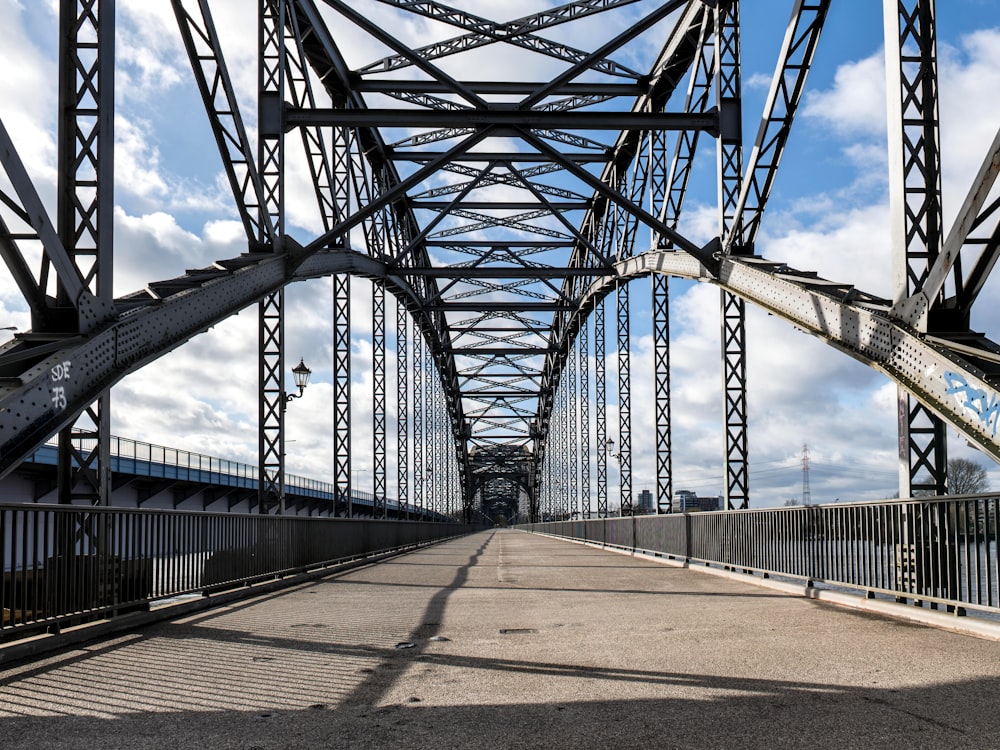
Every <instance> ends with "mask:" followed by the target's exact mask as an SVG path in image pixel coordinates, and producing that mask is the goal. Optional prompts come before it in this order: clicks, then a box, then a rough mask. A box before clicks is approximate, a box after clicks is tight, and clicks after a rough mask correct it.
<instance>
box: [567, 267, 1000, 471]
mask: <svg viewBox="0 0 1000 750" xmlns="http://www.w3.org/2000/svg"><path fill="white" fill-rule="evenodd" d="M616 270H617V271H618V273H619V276H620V278H621V279H624V280H628V281H631V280H633V279H637V278H640V277H643V276H647V275H649V274H651V273H661V274H667V275H669V276H677V277H681V278H687V279H694V280H697V281H704V282H709V283H713V284H716V285H718V286H719V287H721V288H723V289H725V290H726V291H728V292H730V293H732V294H734V295H737V296H739V297H741V298H742V299H744V300H746V301H747V302H749V303H751V304H753V305H755V306H757V307H760V308H762V309H764V310H767V311H768V312H770V313H772V314H774V315H776V316H778V317H780V318H783V319H784V320H786V321H788V322H789V323H791V324H793V325H794V326H795V327H797V328H799V329H801V330H803V331H805V332H807V333H809V334H812V335H814V336H816V337H817V338H819V339H821V340H823V341H825V342H826V343H827V344H829V345H830V346H833V347H835V348H836V349H838V350H840V351H842V352H844V353H845V354H847V355H849V356H851V357H853V358H854V359H856V360H858V361H859V362H861V363H862V364H865V365H867V366H869V367H871V368H872V369H875V370H878V371H879V372H881V373H883V374H885V375H886V376H888V377H889V379H891V380H892V381H893V382H895V383H898V384H899V385H900V386H901V387H902V388H904V389H905V390H906V391H907V392H909V393H910V394H912V395H913V396H914V397H915V398H916V399H918V400H919V401H920V402H921V403H922V404H924V405H925V406H926V407H927V408H928V409H930V410H931V411H932V412H933V413H934V414H935V415H937V416H938V417H939V418H940V419H942V420H944V421H945V422H946V423H948V424H949V425H950V426H951V427H952V428H954V429H955V430H957V431H958V432H959V433H961V434H962V435H963V436H965V437H966V438H967V439H968V440H969V441H970V442H971V443H973V444H974V445H976V446H977V447H979V448H980V449H981V450H983V451H984V452H985V453H988V454H989V455H990V456H992V457H993V458H994V459H995V460H997V461H1000V389H998V388H997V387H996V386H995V385H994V383H995V382H996V377H995V375H994V374H993V373H991V372H990V371H989V370H988V369H986V368H984V367H983V366H981V364H982V363H984V362H988V363H991V364H992V365H993V366H994V367H995V368H996V369H1000V355H998V354H990V353H989V352H987V351H984V350H978V349H976V350H973V349H971V348H965V347H963V346H962V345H961V344H952V342H950V341H948V340H947V339H944V338H941V337H934V336H926V335H921V334H919V333H917V332H915V331H913V330H912V329H911V328H909V327H908V326H907V325H905V324H903V323H901V322H899V321H897V320H894V319H893V318H891V317H890V315H889V310H890V307H891V305H890V303H889V301H887V300H881V299H876V298H873V297H868V296H866V295H864V294H862V293H859V292H857V291H856V290H854V289H853V288H851V287H850V286H849V285H844V284H837V283H835V282H829V281H825V280H823V279H819V278H816V277H815V276H811V275H810V274H808V273H803V272H800V271H797V270H795V269H793V268H790V267H789V266H787V265H785V264H783V263H779V262H775V261H769V260H766V259H763V258H759V257H752V258H751V257H740V258H736V257H732V258H726V259H724V260H723V261H722V262H721V264H720V268H719V272H718V275H717V277H716V276H713V274H711V273H710V272H709V270H708V269H707V268H705V267H704V266H703V265H702V264H701V263H700V262H699V261H698V260H697V259H695V258H693V257H691V256H690V255H688V254H687V253H680V252H675V251H663V250H659V251H658V250H653V251H649V252H646V253H643V254H641V255H637V256H634V257H632V258H628V259H626V260H623V261H621V262H619V263H617V264H616ZM614 289H615V281H614V280H607V281H606V280H603V279H602V280H598V281H596V282H594V284H592V285H591V287H590V288H589V289H588V290H587V292H586V293H585V295H584V298H583V300H582V301H581V308H582V309H590V308H592V307H593V306H594V305H595V304H597V303H598V301H599V300H602V299H603V298H604V297H606V296H607V295H609V294H610V293H612V292H613V291H614Z"/></svg>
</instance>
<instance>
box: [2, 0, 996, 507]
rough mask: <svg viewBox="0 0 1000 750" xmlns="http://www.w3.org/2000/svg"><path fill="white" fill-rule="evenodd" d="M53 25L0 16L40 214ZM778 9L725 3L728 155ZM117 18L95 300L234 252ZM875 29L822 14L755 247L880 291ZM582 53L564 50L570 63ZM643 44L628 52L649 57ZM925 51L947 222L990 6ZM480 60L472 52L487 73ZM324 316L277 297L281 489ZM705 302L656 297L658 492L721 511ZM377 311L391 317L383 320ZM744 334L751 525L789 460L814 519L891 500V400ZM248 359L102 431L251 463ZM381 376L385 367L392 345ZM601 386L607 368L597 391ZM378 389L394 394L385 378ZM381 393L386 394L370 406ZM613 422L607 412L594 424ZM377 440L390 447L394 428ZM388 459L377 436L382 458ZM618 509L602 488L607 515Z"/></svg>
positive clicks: (363, 365) (948, 20)
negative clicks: (736, 42)
mask: <svg viewBox="0 0 1000 750" xmlns="http://www.w3.org/2000/svg"><path fill="white" fill-rule="evenodd" d="M354 5H356V6H357V7H363V9H364V10H365V12H366V13H372V14H375V15H377V14H379V13H387V12H388V11H386V10H385V8H383V7H382V6H377V5H376V4H374V3H364V2H357V3H354ZM456 5H459V3H456ZM460 5H461V6H462V7H467V8H469V9H471V10H473V11H475V12H478V13H480V14H481V15H489V14H490V13H495V12H497V11H496V10H495V8H494V7H493V6H496V5H498V4H497V3H495V2H492V0H491V1H490V2H485V0H484V1H483V2H476V3H462V4H460ZM57 6H58V3H57V2H56V1H55V0H46V1H45V2H28V1H27V0H21V1H20V2H18V1H17V0H0V63H2V64H3V66H4V70H5V75H4V76H3V77H0V119H2V120H3V123H4V125H5V126H6V127H7V128H8V130H9V131H10V132H11V135H12V138H13V139H14V142H15V144H16V146H17V148H18V151H19V153H20V155H21V157H22V159H23V160H24V161H25V162H26V164H27V165H28V168H29V172H30V174H31V175H32V177H33V179H34V181H35V184H36V187H37V188H38V190H39V192H40V194H41V195H42V197H43V199H44V200H46V202H47V203H48V204H49V205H53V203H54V200H53V199H54V194H55V177H56V171H55V164H56V152H55V119H56V105H57V91H56V88H55V83H54V82H55V79H56V72H55V61H56V15H55V14H56V8H57ZM538 7H539V3H538V2H531V1H530V0H521V1H519V2H510V3H504V4H503V8H504V11H505V12H506V13H508V14H509V15H510V16H511V17H514V16H518V15H522V14H523V13H526V12H530V11H532V10H536V9H538ZM790 7H791V2H790V0H766V2H745V3H744V11H743V23H744V30H743V37H742V55H743V92H744V131H745V139H746V142H747V144H748V145H749V144H751V143H752V142H753V137H754V135H755V132H756V129H757V121H758V119H759V113H760V108H761V104H762V102H763V99H764V97H765V96H766V93H767V89H768V85H769V82H770V77H771V73H772V71H773V66H774V61H775V58H776V54H777V50H778V45H779V44H780V41H781V38H782V36H783V34H784V28H785V23H786V20H787V16H788V13H789V9H790ZM245 8H246V3H245V2H237V1H236V0H227V1H226V2H213V3H212V9H213V13H214V15H215V20H216V24H217V26H218V27H219V28H220V29H221V30H222V33H223V43H224V45H225V49H226V53H227V59H228V62H229V65H230V70H231V72H232V74H233V78H234V83H235V86H236V89H237V91H238V92H239V96H240V99H241V102H242V104H243V111H244V115H245V117H246V118H247V121H248V126H249V128H250V132H251V137H253V124H254V123H253V119H254V110H255V106H254V98H253V97H254V93H253V92H254V91H255V89H256V65H255V62H254V56H255V46H256V41H255V32H254V31H253V18H252V16H253V14H247V13H246V12H245ZM117 12H118V19H119V20H118V38H117V59H118V68H117V72H116V84H115V87H116V97H115V98H116V106H117V114H116V118H115V129H116V152H115V160H116V194H115V204H116V205H115V226H114V231H115V247H116V251H115V252H116V260H115V290H116V294H124V293H128V292H131V291H134V290H136V289H138V288H141V287H142V286H144V285H145V284H146V283H148V282H150V281H153V280H157V279H162V278H169V277H171V276H174V275H178V274H180V273H183V272H184V271H185V270H186V269H188V268H196V267H201V266H205V265H208V264H209V263H211V262H212V261H213V260H216V259H221V258H227V257H232V256H235V255H237V254H239V253H240V252H241V251H242V250H243V249H244V247H243V246H241V237H242V228H241V226H240V224H239V223H238V221H237V220H236V215H235V212H234V210H233V202H232V198H231V196H230V195H229V190H228V186H227V184H226V182H225V179H224V175H223V172H222V167H221V163H220V161H219V157H218V154H217V151H216V148H215V145H214V143H213V142H212V140H211V135H210V132H209V130H208V126H207V121H206V118H205V115H204V110H203V107H202V104H201V101H200V98H199V97H198V96H197V93H196V91H195V89H194V85H193V83H192V77H191V73H190V71H189V70H188V64H187V61H186V57H185V56H184V53H183V49H182V47H181V45H180V41H179V35H178V33H177V29H176V22H175V20H174V17H173V12H172V10H171V9H170V6H169V4H168V3H167V2H156V3H150V2H148V0H119V1H118V3H117ZM622 18H623V19H627V16H623V17H622ZM881 21H882V12H881V3H878V2H864V3H862V2H859V1H858V0H846V1H845V0H840V1H839V2H835V3H833V7H832V9H831V11H830V17H829V20H828V22H827V26H826V28H825V30H824V33H823V37H822V39H821V42H820V48H819V51H818V53H817V57H816V61H815V64H814V68H813V71H812V72H811V73H810V77H809V81H808V92H807V94H806V97H805V100H804V104H803V107H802V109H801V110H800V113H799V116H798V117H797V120H796V123H795V128H794V131H793V135H792V138H791V141H790V144H789V148H788V151H787V153H786V156H785V158H784V160H783V162H782V166H781V170H780V171H779V177H778V181H777V183H776V186H775V190H774V192H773V194H772V197H771V200H770V203H769V207H768V213H767V216H766V219H765V223H764V225H763V227H762V232H761V236H760V238H759V241H758V245H757V251H758V252H759V253H760V254H762V255H764V256H765V257H768V258H771V259H776V260H783V261H786V262H788V263H789V264H790V265H792V266H794V267H797V268H801V269H808V270H813V271H817V272H819V274H820V275H821V276H823V277H826V278H830V279H834V280H838V281H849V282H851V283H853V284H855V285H856V286H857V287H858V288H860V289H862V290H864V291H868V292H872V293H875V294H879V295H883V296H889V295H890V290H891V283H890V274H891V259H890V256H889V226H888V216H889V209H888V197H887V188H888V184H887V178H886V163H887V156H886V151H887V149H886V124H885V84H884V51H883V37H882V30H881ZM622 22H623V23H624V22H627V20H623V21H622ZM248 24H249V25H248ZM586 28H587V29H588V32H587V33H591V34H593V35H595V39H596V38H597V37H599V36H600V35H601V34H605V35H607V34H610V33H611V31H613V29H611V30H610V31H609V30H607V29H602V28H600V27H599V26H595V25H591V26H589V27H586ZM408 33H409V34H410V35H411V37H412V39H413V40H414V41H421V40H423V41H426V40H427V39H428V38H429V36H428V35H429V34H431V33H432V29H430V27H428V26H427V25H426V24H421V23H420V22H416V21H414V22H413V23H412V24H411V25H410V26H409V27H408ZM553 35H554V36H555V34H553ZM588 41H589V40H582V39H577V40H575V43H576V44H578V45H581V46H582V45H583V44H585V43H586V42H588ZM661 41H662V40H660V39H649V40H647V43H648V44H650V45H656V46H658V44H659V43H660V42H661ZM338 42H340V43H342V44H343V45H344V52H345V55H346V56H347V57H348V61H349V62H350V63H351V64H360V63H361V62H367V61H370V60H374V59H376V58H378V57H380V56H381V54H382V53H381V51H380V50H379V49H378V47H377V45H374V44H372V43H370V42H368V41H366V40H364V39H363V38H362V35H360V34H352V35H346V34H345V36H344V37H343V39H340V38H338ZM938 55H939V80H940V92H941V93H940V100H941V148H942V164H943V176H942V179H943V192H944V201H945V203H944V211H945V219H946V226H949V225H950V223H951V219H952V217H953V216H954V214H955V212H956V211H957V209H958V208H959V206H960V204H961V201H962V200H963V199H964V196H965V193H966V192H967V190H968V187H969V185H970V183H971V179H972V177H973V175H974V174H975V172H976V170H977V169H978V167H979V164H980V162H981V160H982V158H983V156H984V155H985V151H986V148H987V146H988V145H989V143H990V141H991V140H992V138H993V136H994V134H995V133H996V130H997V128H998V127H1000V97H997V96H995V92H996V91H998V90H1000V0H948V2H939V3H938ZM496 63H497V61H496V60H495V59H493V58H490V57H489V53H484V57H483V66H484V70H487V69H490V66H493V65H495V64H496ZM501 70H502V68H501ZM534 74H535V75H538V73H537V72H535V73H534ZM714 158H715V157H714V149H709V150H707V151H706V152H705V153H704V154H700V155H699V160H700V161H702V162H703V166H705V165H707V166H708V167H709V169H707V170H706V172H707V173H711V165H712V163H713V161H714ZM297 175H301V170H299V172H297V173H294V174H293V175H292V177H291V180H290V185H289V192H290V195H291V196H293V198H294V197H295V196H304V195H306V194H307V192H308V190H309V188H308V185H307V184H305V181H304V180H303V179H302V178H301V176H297ZM714 201H715V195H714V186H713V185H711V184H709V181H705V182H704V184H699V183H697V181H696V183H695V184H693V185H692V189H691V194H690V196H689V199H688V203H687V204H686V208H685V212H686V218H685V220H684V222H683V223H682V228H683V229H684V231H685V232H688V233H690V235H691V236H692V237H702V239H704V238H707V237H710V236H711V235H712V233H713V227H714V221H715V218H714V217H715V209H714ZM306 205H307V201H305V200H303V201H296V200H294V199H293V200H290V201H289V222H290V232H291V233H292V234H293V235H295V236H297V237H299V238H308V237H309V236H310V235H311V234H313V235H314V234H315V232H316V231H317V228H318V224H317V219H316V217H315V216H314V215H313V214H311V213H309V211H308V210H307V209H306V208H305V206H306ZM243 244H245V241H244V243H243ZM648 288H649V286H648V280H644V281H639V282H637V283H636V284H635V285H633V292H632V299H633V308H632V322H633V330H632V335H633V352H632V357H633V362H632V371H633V485H634V488H635V491H636V492H638V491H640V490H642V489H647V488H648V489H654V488H655V477H654V467H655V455H654V441H653V435H654V425H653V422H652V417H653V414H652V412H653V410H652V408H651V404H652V339H651V336H650V332H649V325H648V318H649V307H650V306H649V294H648ZM352 289H353V294H352V307H353V309H356V310H357V313H356V314H355V315H354V319H353V323H352V378H353V383H352V388H353V392H354V394H355V398H354V399H353V403H352V420H353V424H354V426H355V427H354V436H353V441H354V450H353V469H354V471H355V484H356V485H358V486H359V487H360V488H361V489H368V490H370V489H371V487H370V483H371V464H372V462H371V457H370V456H371V450H370V447H371V437H370V434H369V432H370V428H369V425H370V424H371V398H370V396H368V394H370V393H371V354H370V352H371V344H370V322H369V319H370V312H369V311H370V304H371V303H370V292H369V287H368V284H367V282H364V281H362V280H356V281H355V282H354V283H353V285H352ZM998 295H1000V289H998V288H997V282H996V281H995V280H992V281H991V282H990V283H989V284H988V286H987V289H986V291H985V292H984V295H983V298H981V299H980V301H979V303H978V307H977V311H976V313H975V316H976V317H975V319H974V326H975V327H977V328H979V329H980V330H985V331H987V332H991V331H995V330H997V329H998V327H1000V320H996V319H995V318H996V317H997V316H998V315H1000V313H998V312H997V311H998V310H1000V308H998V306H997V305H996V304H995V303H996V301H997V297H998ZM330 299H331V293H330V284H329V281H327V280H317V281H311V282H307V283H302V284H296V285H293V286H292V287H289V289H288V291H287V299H286V305H287V310H286V312H287V314H286V319H287V322H286V341H287V349H286V351H287V360H288V365H289V367H290V366H292V365H294V364H295V363H297V362H298V360H299V358H300V357H302V358H304V359H305V361H306V363H307V364H308V365H309V366H310V367H311V368H312V370H313V380H312V384H311V385H310V386H309V387H308V389H307V390H306V392H305V395H304V396H303V398H302V399H300V400H297V401H295V402H293V403H292V404H291V405H290V406H289V410H288V416H287V427H286V439H287V440H288V441H289V442H288V446H287V453H288V456H287V461H288V471H289V472H291V473H294V474H300V475H304V476H308V477H312V478H316V479H321V480H326V481H329V480H330V479H331V475H332V472H331V459H332V445H331V439H330V431H331V426H332V389H331V362H332V356H331V334H330V319H331V312H330ZM718 307H719V293H718V289H716V288H715V287H713V286H711V285H708V284H693V283H686V282H681V281H674V282H672V284H671V337H672V339H671V359H672V384H673V399H672V407H673V426H674V437H673V463H674V487H675V489H677V490H680V489H690V490H694V491H696V492H698V493H699V494H701V495H716V494H719V493H720V492H721V490H722V481H723V479H722V453H723V449H722V414H723V407H722V392H721V391H722V387H721V372H720V342H719V312H718ZM388 310H389V312H388V317H389V318H390V319H393V318H394V308H393V306H392V305H391V304H390V305H389V308H388ZM7 325H14V326H18V327H19V328H20V329H22V330H25V329H27V328H28V327H29V326H30V323H29V321H28V316H27V314H26V308H25V305H24V303H23V301H22V300H21V298H20V295H19V293H18V291H17V289H16V286H15V285H14V283H13V281H12V280H11V279H10V277H9V274H7V273H6V272H5V271H2V270H0V327H4V326H7ZM747 330H748V341H749V344H748V388H749V390H748V405H749V418H750V425H749V435H750V488H751V506H753V507H766V506H774V505H782V504H784V503H785V502H786V501H789V500H801V498H802V494H803V472H802V457H803V448H804V446H808V454H809V457H810V463H811V468H810V473H809V480H810V491H811V499H812V501H813V502H833V501H835V500H841V501H849V500H850V501H853V500H877V499H882V498H886V497H895V496H896V494H897V481H898V480H897V469H896V466H897V458H896V439H897V438H896V422H895V410H896V387H895V385H893V384H892V383H891V382H889V381H888V380H887V379H886V378H885V377H884V376H882V375H881V374H879V373H877V372H875V371H873V370H871V369H869V368H867V367H865V366H863V365H861V364H859V363H857V362H855V361H854V360H852V359H850V358H849V357H847V356H845V355H843V354H841V353H840V352H837V351H835V350H834V349H832V348H831V347H829V346H827V345H825V344H824V343H822V342H820V341H818V340H817V339H814V338H812V337H810V336H807V335H805V334H802V333H801V332H798V331H795V330H794V329H792V328H791V327H790V326H789V325H788V324H786V323H784V322H783V321H781V320H778V319H777V318H774V317H772V316H769V315H768V314H766V313H764V312H762V311H760V310H757V309H754V308H752V307H749V308H748V316H747ZM994 338H995V337H994ZM609 340H611V339H610V338H609ZM256 347H257V321H256V309H255V308H252V309H249V310H246V311H244V312H243V313H241V314H240V315H238V316H234V317H232V318H230V319H228V320H226V321H224V322H222V323H220V324H219V325H217V326H216V327H215V328H214V329H212V330H211V331H209V332H207V333H205V334H203V335H201V336H198V337H197V338H195V339H193V340H192V341H191V342H189V343H188V344H186V345H184V346H182V347H180V348H178V349H177V350H175V351H174V352H172V353H170V354H168V355H166V356H165V357H163V358H162V359H160V360H158V361H157V362H156V363H155V365H153V366H152V367H147V368H145V369H144V370H141V371H139V372H137V373H134V374H132V375H130V376H129V377H127V378H125V379H124V380H123V381H122V382H121V383H120V384H119V385H117V386H116V387H115V388H114V390H113V392H112V405H113V406H112V409H113V416H112V430H113V432H114V434H116V435H120V436H122V437H128V438H133V439H136V440H140V441H144V442H150V443H154V444H161V445H169V446H173V447H178V448H183V449H187V450H191V451H195V452H201V453H206V454H210V455H214V456H220V457H223V458H227V459H233V460H239V461H245V462H247V463H256V451H257V437H256V420H257V405H256V389H257V386H256V382H257V362H256V359H257V358H256ZM610 356H611V357H613V354H612V355H610ZM609 364H611V363H609ZM387 371H388V372H389V373H390V374H392V373H394V372H395V361H394V358H393V355H392V352H391V347H390V354H389V360H388V362H387ZM613 372H614V370H613V369H612V368H611V367H609V382H611V377H610V374H611V373H613ZM289 377H290V376H289ZM389 380H390V384H391V383H392V380H393V378H392V377H390V378H389ZM289 388H291V384H290V383H289ZM359 394H360V395H359ZM393 398H394V397H393V395H392V390H391V385H390V399H389V401H390V406H391V404H392V403H393ZM592 411H593V410H592ZM613 419H614V417H613V411H612V412H609V424H614V421H613ZM389 434H390V436H393V435H394V434H395V423H394V419H393V415H390V421H389ZM612 436H613V437H614V435H612ZM393 444H394V440H393V439H390V440H389V445H390V455H391V454H392V452H393V450H394V447H393ZM949 452H950V455H952V456H962V457H967V458H972V459H974V460H977V461H980V462H982V463H983V464H984V465H987V466H988V468H989V470H990V476H991V481H992V485H993V486H994V487H1000V469H998V468H997V467H996V466H995V465H994V464H993V462H992V461H991V460H990V459H989V458H987V457H986V456H985V455H983V454H979V453H978V452H976V451H975V450H974V449H972V448H970V447H968V446H967V445H965V443H964V441H963V440H962V439H959V438H958V437H957V435H955V434H954V432H951V433H950V439H949ZM394 465H395V464H394V461H392V460H390V466H391V467H394ZM614 475H615V472H614V471H613V470H612V477H613V478H614ZM390 476H391V477H392V476H394V468H391V469H390ZM393 492H394V481H390V494H393ZM615 496H616V494H615V491H612V492H611V497H612V504H614V502H615V500H614V498H615Z"/></svg>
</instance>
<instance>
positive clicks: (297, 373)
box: [260, 358, 312, 515]
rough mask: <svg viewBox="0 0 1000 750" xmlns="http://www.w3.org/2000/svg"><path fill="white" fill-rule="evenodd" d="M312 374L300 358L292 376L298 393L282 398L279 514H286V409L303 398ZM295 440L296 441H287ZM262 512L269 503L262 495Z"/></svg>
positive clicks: (285, 395)
mask: <svg viewBox="0 0 1000 750" xmlns="http://www.w3.org/2000/svg"><path fill="white" fill-rule="evenodd" d="M310 375H312V370H310V369H309V368H308V367H306V363H305V361H304V360H303V359H302V358H299V363H298V364H297V365H296V366H295V367H293V368H292V377H293V378H294V379H295V385H296V387H297V388H298V389H299V392H298V393H288V394H284V398H283V399H282V400H281V413H282V419H281V434H280V437H279V441H280V442H279V445H278V451H279V453H280V454H281V457H280V463H279V464H278V465H279V471H278V490H277V492H278V514H279V515H284V514H285V442H286V440H285V425H284V413H285V409H286V408H287V407H288V404H289V403H290V402H291V401H292V399H296V398H302V394H303V393H304V392H305V390H306V386H307V385H309V376H310ZM287 442H294V441H291V440H289V441H287ZM260 509H261V513H265V512H267V510H266V509H267V505H266V503H265V502H264V497H263V496H261V502H260Z"/></svg>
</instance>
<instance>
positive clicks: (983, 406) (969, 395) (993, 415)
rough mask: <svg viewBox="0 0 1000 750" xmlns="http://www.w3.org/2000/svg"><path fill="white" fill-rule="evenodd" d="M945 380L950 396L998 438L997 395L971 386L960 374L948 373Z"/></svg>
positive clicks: (999, 413) (998, 410) (999, 407)
mask: <svg viewBox="0 0 1000 750" xmlns="http://www.w3.org/2000/svg"><path fill="white" fill-rule="evenodd" d="M944 380H945V382H946V383H947V384H948V390H947V391H945V392H946V393H947V394H948V395H949V396H952V395H954V396H955V398H956V399H957V400H958V403H959V405H960V406H964V407H965V408H966V409H968V410H969V411H971V412H972V413H973V414H975V415H976V416H977V417H979V419H980V421H981V422H982V423H983V425H984V426H985V427H986V429H988V430H992V431H993V436H994V437H996V434H997V426H998V423H1000V398H998V397H997V395H996V394H995V393H994V394H992V395H990V394H989V393H987V392H986V391H984V390H982V389H981V388H975V387H973V386H971V385H969V381H968V380H966V379H965V376H964V375H962V374H961V373H959V372H946V373H945V374H944Z"/></svg>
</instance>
